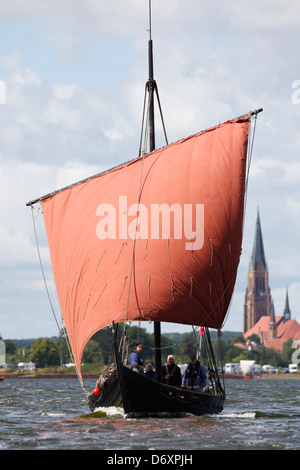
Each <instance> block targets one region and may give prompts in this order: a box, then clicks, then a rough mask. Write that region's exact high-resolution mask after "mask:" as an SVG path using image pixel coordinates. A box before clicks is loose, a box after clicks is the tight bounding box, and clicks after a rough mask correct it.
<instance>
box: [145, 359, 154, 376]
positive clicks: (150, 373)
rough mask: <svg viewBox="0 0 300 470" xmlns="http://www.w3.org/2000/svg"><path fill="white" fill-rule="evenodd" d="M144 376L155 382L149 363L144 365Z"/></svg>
mask: <svg viewBox="0 0 300 470" xmlns="http://www.w3.org/2000/svg"><path fill="white" fill-rule="evenodd" d="M144 375H145V377H147V378H148V379H151V380H155V372H154V370H153V366H152V364H151V362H148V363H147V364H146V371H145V374H144Z"/></svg>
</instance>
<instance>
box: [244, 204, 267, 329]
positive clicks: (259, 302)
mask: <svg viewBox="0 0 300 470" xmlns="http://www.w3.org/2000/svg"><path fill="white" fill-rule="evenodd" d="M272 308H273V307H272V297H271V291H270V288H269V273H268V267H267V263H266V259H265V252H264V245H263V239H262V233H261V225H260V217H259V211H258V210H257V219H256V227H255V236H254V243H253V249H252V256H251V260H250V265H249V271H248V285H247V288H246V293H245V303H244V333H246V331H248V330H250V329H251V328H252V327H253V326H254V325H255V323H256V322H257V321H258V320H259V319H260V317H262V316H263V315H271V314H272Z"/></svg>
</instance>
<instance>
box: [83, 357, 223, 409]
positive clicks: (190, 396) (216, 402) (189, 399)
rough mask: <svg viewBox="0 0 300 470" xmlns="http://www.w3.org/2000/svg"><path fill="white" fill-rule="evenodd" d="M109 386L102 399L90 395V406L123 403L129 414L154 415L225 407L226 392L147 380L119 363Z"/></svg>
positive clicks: (92, 407) (118, 404)
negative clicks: (193, 389)
mask: <svg viewBox="0 0 300 470" xmlns="http://www.w3.org/2000/svg"><path fill="white" fill-rule="evenodd" d="M119 368H120V371H119V374H118V372H117V371H115V374H114V377H113V380H111V383H110V385H109V386H108V385H107V384H105V385H104V387H103V389H102V394H101V397H100V399H98V400H97V399H95V397H94V398H93V397H92V396H91V397H92V398H91V397H90V402H89V405H90V408H91V410H92V411H94V409H95V408H98V407H108V406H122V407H123V408H124V411H125V413H126V415H128V416H130V415H136V416H139V415H140V416H151V415H160V414H163V413H167V414H182V413H184V414H186V413H190V414H193V415H197V416H201V415H206V414H218V413H220V412H221V411H222V410H223V405H224V401H225V395H211V394H208V393H202V392H194V391H192V390H186V389H184V388H177V387H172V386H170V385H166V384H162V383H158V382H155V381H153V380H150V379H148V378H147V377H145V376H144V375H143V374H140V373H138V372H134V371H132V370H130V369H129V368H127V367H124V366H123V365H122V364H119Z"/></svg>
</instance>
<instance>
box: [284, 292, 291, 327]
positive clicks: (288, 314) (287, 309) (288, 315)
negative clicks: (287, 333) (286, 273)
mask: <svg viewBox="0 0 300 470" xmlns="http://www.w3.org/2000/svg"><path fill="white" fill-rule="evenodd" d="M290 319H291V311H290V304H289V294H288V289H287V288H286V295H285V307H284V311H283V322H284V323H285V322H286V321H287V320H290Z"/></svg>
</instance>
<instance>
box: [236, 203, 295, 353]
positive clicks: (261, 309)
mask: <svg viewBox="0 0 300 470" xmlns="http://www.w3.org/2000/svg"><path fill="white" fill-rule="evenodd" d="M253 334H255V335H257V336H258V337H259V338H260V341H261V343H262V344H264V346H266V347H267V348H271V349H275V350H276V351H278V352H281V351H282V347H283V344H284V343H285V342H286V341H287V340H288V339H291V338H292V339H293V340H296V341H297V340H298V341H299V340H300V325H299V323H298V322H297V321H296V320H292V318H291V311H290V306H289V296H288V289H287V290H286V299H285V308H284V311H283V315H282V316H276V315H275V307H274V302H273V300H272V296H271V289H270V287H269V272H268V266H267V263H266V258H265V252H264V245H263V238H262V230H261V223H260V216H259V210H258V211H257V218H256V227H255V235H254V243H253V249H252V255H251V259H250V263H249V271H248V284H247V287H246V293H245V302H244V338H245V339H247V338H249V337H250V336H251V335H253Z"/></svg>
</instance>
